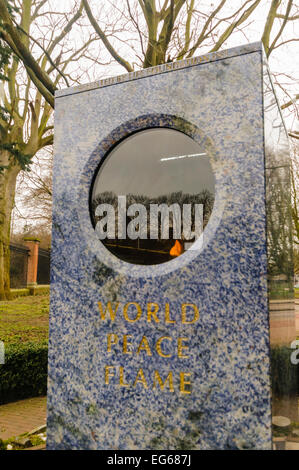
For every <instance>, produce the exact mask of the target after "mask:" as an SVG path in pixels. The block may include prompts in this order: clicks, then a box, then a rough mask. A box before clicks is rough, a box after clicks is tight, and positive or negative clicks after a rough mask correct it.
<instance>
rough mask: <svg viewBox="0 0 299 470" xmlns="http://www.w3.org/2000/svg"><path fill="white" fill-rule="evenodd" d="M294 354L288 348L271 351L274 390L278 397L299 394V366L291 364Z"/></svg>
mask: <svg viewBox="0 0 299 470" xmlns="http://www.w3.org/2000/svg"><path fill="white" fill-rule="evenodd" d="M292 352H294V350H293V349H291V348H288V347H287V346H276V347H273V348H272V349H271V372H272V390H273V394H274V395H275V396H277V397H283V396H296V395H297V394H298V385H299V384H298V379H299V374H298V366H296V365H294V364H292V363H291V354H292Z"/></svg>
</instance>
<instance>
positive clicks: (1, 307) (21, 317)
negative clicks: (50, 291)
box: [0, 295, 49, 345]
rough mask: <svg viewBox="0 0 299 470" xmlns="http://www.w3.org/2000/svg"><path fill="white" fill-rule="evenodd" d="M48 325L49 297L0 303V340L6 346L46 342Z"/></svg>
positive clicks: (25, 298) (32, 297)
mask: <svg viewBox="0 0 299 470" xmlns="http://www.w3.org/2000/svg"><path fill="white" fill-rule="evenodd" d="M48 323H49V295H36V296H28V297H18V298H17V299H14V300H10V301H1V302H0V340H1V341H3V342H4V343H5V344H6V345H9V344H20V343H22V344H26V343H32V342H37V343H40V342H44V341H47V340H48V332H49V324H48Z"/></svg>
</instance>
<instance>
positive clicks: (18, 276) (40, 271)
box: [10, 243, 50, 289]
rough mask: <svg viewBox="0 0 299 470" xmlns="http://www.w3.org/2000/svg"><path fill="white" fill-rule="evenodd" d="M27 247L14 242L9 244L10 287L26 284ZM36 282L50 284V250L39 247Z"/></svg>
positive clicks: (17, 287) (16, 287) (19, 286)
mask: <svg viewBox="0 0 299 470" xmlns="http://www.w3.org/2000/svg"><path fill="white" fill-rule="evenodd" d="M28 258H29V249H28V248H27V247H25V246H23V245H18V244H16V243H11V244H10V287H11V288H12V289H19V288H22V287H26V286H27V271H28ZM37 284H50V251H48V250H43V249H42V248H39V251H38V265H37Z"/></svg>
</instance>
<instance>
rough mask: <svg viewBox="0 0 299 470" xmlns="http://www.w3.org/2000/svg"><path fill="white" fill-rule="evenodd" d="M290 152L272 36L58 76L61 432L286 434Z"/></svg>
mask: <svg viewBox="0 0 299 470" xmlns="http://www.w3.org/2000/svg"><path fill="white" fill-rule="evenodd" d="M289 164H290V163H289V155H288V143H287V134H286V131H285V128H284V125H283V122H282V119H281V115H280V112H279V108H278V105H277V102H276V99H275V95H274V92H273V87H272V84H271V80H270V74H269V72H268V69H267V64H266V61H265V58H264V53H263V49H262V45H261V44H260V43H254V44H250V45H246V46H242V47H237V48H234V49H230V50H227V51H220V52H215V53H210V54H206V55H204V56H201V57H196V58H191V59H188V60H183V61H178V62H174V63H166V64H164V65H161V66H157V67H153V68H149V69H146V70H141V71H136V72H132V73H129V74H126V75H121V76H118V77H114V78H108V79H106V80H100V81H97V82H94V83H92V84H89V85H83V86H79V87H75V88H69V89H66V90H62V91H59V92H57V93H56V106H55V159H54V189H53V193H54V205H53V241H52V260H51V263H52V265H51V314H50V341H49V382H48V423H47V425H48V430H47V446H48V449H119V450H126V449H127V450H134V449H139V450H142V449H149V450H151V449H155V450H157V449H170V450H182V449H270V448H271V447H272V431H271V422H272V414H281V408H279V407H281V406H283V414H284V415H285V416H287V417H288V413H293V412H294V413H295V411H294V407H293V405H294V403H295V401H294V400H296V393H297V392H296V386H294V380H295V379H294V366H288V367H289V369H288V370H285V376H284V378H283V379H282V378H281V376H280V369H279V368H277V367H276V365H275V360H276V359H277V357H278V356H279V355H280V354H281V350H282V349H283V351H286V354H287V355H288V351H289V350H290V345H291V343H292V342H293V341H294V339H295V317H294V311H293V301H292V295H293V294H292V292H293V290H292V289H293V287H292V282H293V273H292V255H291V228H290V227H291V225H290V224H291V219H290V193H289V177H290V169H289ZM162 206H163V207H162ZM182 208H184V210H183V212H182V211H181V209H182ZM167 211H168V212H167ZM188 211H189V212H188ZM169 214H170V215H171V217H169V220H168V221H167V220H166V219H167V217H166V216H167V215H169ZM149 216H150V218H149ZM197 216H198V220H197V218H196V217H197ZM155 217H156V218H155ZM152 219H155V222H153V220H152ZM177 220H179V222H177ZM165 221H167V223H166V222H165ZM188 222H189V225H188ZM197 222H198V224H197ZM184 224H185V225H184ZM182 225H183V231H181V230H180V229H181V226H182ZM198 227H200V228H201V231H198V230H197V228H198ZM188 234H189V236H188ZM192 237H193V238H192ZM272 311H274V313H272ZM269 320H270V321H269ZM273 351H274V352H273ZM279 357H280V356H279ZM275 358H276V359H275ZM271 361H272V365H271ZM273 361H274V362H273ZM286 361H287V363H288V364H289V362H290V361H289V357H288V356H287V358H286ZM270 367H272V371H273V374H272V376H271V373H270ZM281 380H284V382H283V390H282V389H281V387H280V385H282V382H281ZM275 381H276V382H275ZM292 387H293V388H292ZM294 387H295V388H294ZM271 397H272V398H271ZM271 400H272V402H273V406H276V405H277V407H278V409H277V411H276V410H274V409H273V413H272V411H271ZM275 400H276V402H275ZM275 403H276V405H275ZM293 419H295V418H293ZM297 421H298V419H297Z"/></svg>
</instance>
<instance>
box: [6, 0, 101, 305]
mask: <svg viewBox="0 0 299 470" xmlns="http://www.w3.org/2000/svg"><path fill="white" fill-rule="evenodd" d="M10 7H14V9H13V10H12V8H10V11H9V10H8V3H7V1H6V0H0V39H1V40H2V41H4V42H5V43H6V44H7V45H9V46H10V48H11V50H12V52H13V54H12V57H11V60H10V61H9V62H8V63H6V65H5V66H4V69H3V73H4V75H5V77H6V78H7V81H5V82H4V81H3V82H2V83H1V85H0V104H1V106H2V108H3V109H5V113H2V114H1V116H0V139H1V140H0V170H1V171H0V299H1V298H7V297H9V295H10V282H9V259H10V258H9V240H10V222H11V212H12V209H13V205H14V199H15V187H16V178H17V175H18V174H19V172H20V171H21V170H24V169H25V170H28V169H29V166H30V163H31V160H32V157H33V156H34V155H35V154H36V152H37V151H38V150H40V149H42V148H44V147H46V146H49V145H51V144H52V142H53V124H52V122H51V114H52V111H53V105H54V95H53V94H54V90H55V88H56V87H57V86H58V84H59V83H60V82H61V81H62V82H63V83H64V85H65V86H69V85H70V84H74V83H78V77H79V78H80V71H78V70H77V68H76V67H75V66H74V65H73V64H75V63H76V61H77V59H78V58H80V57H81V56H82V54H84V53H85V52H86V49H87V46H88V45H89V44H90V43H91V42H92V41H95V40H96V38H95V35H93V37H92V36H91V37H88V39H87V40H86V41H85V43H84V42H82V41H81V45H80V46H79V47H78V48H77V49H76V50H75V51H74V50H72V47H71V45H70V43H69V41H68V36H69V34H70V32H71V31H72V28H73V27H74V25H75V23H76V21H77V20H78V19H79V18H80V16H81V15H82V11H83V5H82V4H80V5H79V6H75V7H74V10H73V11H71V12H63V11H60V10H57V9H56V11H55V10H53V11H51V10H52V9H51V5H50V4H49V3H48V2H47V1H45V0H23V1H22V2H20V1H18V0H11V1H10ZM46 7H47V8H49V10H50V12H48V11H47V10H46V9H45V8H46ZM12 11H13V14H12V13H11V12H12ZM32 34H34V35H35V37H36V38H37V39H35V38H33V37H32ZM20 59H22V60H20ZM23 64H24V65H23ZM24 66H25V69H24ZM69 69H70V70H71V71H72V73H71V74H70V73H69V71H68V70H69ZM73 77H74V78H73ZM33 84H34V85H35V87H34V86H33Z"/></svg>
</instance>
